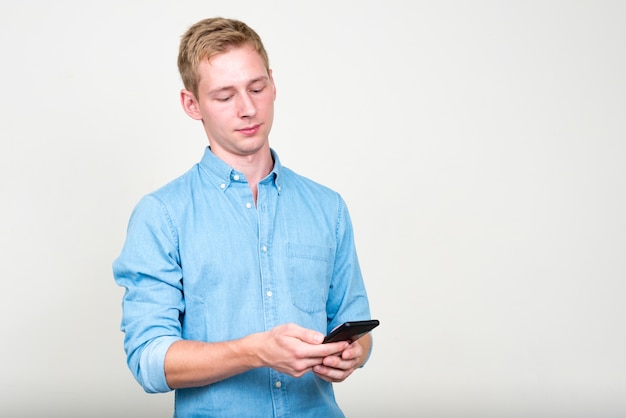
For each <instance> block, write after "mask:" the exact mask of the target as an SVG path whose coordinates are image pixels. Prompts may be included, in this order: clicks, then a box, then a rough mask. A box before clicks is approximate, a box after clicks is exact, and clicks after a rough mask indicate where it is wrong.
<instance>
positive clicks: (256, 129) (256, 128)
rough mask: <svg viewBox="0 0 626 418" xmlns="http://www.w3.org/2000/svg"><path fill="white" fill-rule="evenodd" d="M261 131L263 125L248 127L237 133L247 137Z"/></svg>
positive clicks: (238, 130)
mask: <svg viewBox="0 0 626 418" xmlns="http://www.w3.org/2000/svg"><path fill="white" fill-rule="evenodd" d="M259 129H261V125H253V126H248V127H245V128H241V129H237V132H239V133H241V134H243V135H246V136H251V135H254V134H256V133H257V132H259Z"/></svg>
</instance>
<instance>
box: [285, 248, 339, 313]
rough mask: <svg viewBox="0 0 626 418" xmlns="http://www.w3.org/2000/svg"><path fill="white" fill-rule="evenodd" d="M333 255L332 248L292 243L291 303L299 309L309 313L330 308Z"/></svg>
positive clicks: (290, 256) (288, 254) (289, 263)
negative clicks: (329, 294)
mask: <svg viewBox="0 0 626 418" xmlns="http://www.w3.org/2000/svg"><path fill="white" fill-rule="evenodd" d="M331 253H332V248H331V247H326V246H321V245H311V244H293V243H289V244H288V247H287V263H288V271H289V283H290V292H291V302H292V303H293V304H294V306H296V307H297V308H298V309H300V310H302V311H304V312H308V313H316V312H320V311H323V310H325V309H326V301H327V300H328V292H329V286H330V276H331Z"/></svg>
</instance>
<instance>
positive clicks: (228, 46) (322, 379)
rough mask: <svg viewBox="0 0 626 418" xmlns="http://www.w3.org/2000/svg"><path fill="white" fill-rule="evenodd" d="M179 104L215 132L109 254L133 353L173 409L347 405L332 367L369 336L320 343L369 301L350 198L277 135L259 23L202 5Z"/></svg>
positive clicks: (288, 412) (285, 411)
mask: <svg viewBox="0 0 626 418" xmlns="http://www.w3.org/2000/svg"><path fill="white" fill-rule="evenodd" d="M178 66H179V70H180V73H181V77H182V79H183V84H184V87H185V88H184V89H183V90H182V91H181V94H180V97H181V103H182V106H183V109H184V111H185V113H187V115H189V116H190V117H191V118H193V119H195V120H198V121H200V122H201V123H202V125H203V127H204V130H205V132H206V135H207V137H208V140H209V147H207V148H206V149H205V153H204V156H203V158H202V160H201V161H200V162H199V163H198V164H196V165H195V166H194V167H193V168H192V169H191V170H190V171H188V172H187V173H186V174H184V175H183V176H181V177H180V178H178V179H176V180H174V181H173V182H171V183H169V184H168V185H166V186H164V187H162V188H161V189H159V190H157V191H155V192H153V193H151V194H149V195H147V196H145V197H144V198H143V199H142V200H141V201H140V202H139V203H138V205H137V207H136V208H135V210H134V211H133V214H132V216H131V219H130V222H129V226H128V232H127V239H126V243H125V244H124V247H123V249H122V252H121V254H120V256H119V258H118V259H117V260H115V262H114V264H113V270H114V275H115V279H116V282H117V283H118V284H119V285H120V286H123V287H124V288H125V289H126V291H125V294H124V298H123V318H122V330H123V331H124V332H125V340H124V347H125V350H126V353H127V356H128V365H129V367H130V369H131V371H132V372H133V374H134V375H135V377H136V379H137V380H138V382H139V383H140V384H141V385H142V386H143V388H144V389H145V390H146V391H147V392H165V391H170V390H172V389H175V390H176V403H175V416H178V417H191V416H194V417H196V416H198V417H199V416H236V417H240V416H277V417H278V416H295V417H304V416H315V417H333V416H343V414H342V412H341V410H340V409H339V407H338V406H337V404H336V402H335V399H334V395H333V389H332V382H341V381H343V380H344V379H346V378H347V377H348V376H349V375H350V374H351V373H352V372H353V371H354V370H355V369H357V368H359V367H361V366H362V365H363V364H364V363H365V361H366V359H367V358H368V356H369V353H370V348H371V337H370V336H369V335H367V336H365V337H363V338H361V339H360V340H358V341H355V342H353V343H348V342H345V341H343V342H335V343H327V344H323V343H322V341H323V338H324V335H325V334H326V333H327V332H328V331H329V330H331V329H332V328H334V327H335V326H337V325H339V324H340V323H342V322H345V321H354V320H362V319H369V305H368V300H367V295H366V291H365V287H364V284H363V280H362V277H361V272H360V269H359V264H358V260H357V256H356V252H355V247H354V239H353V232H352V226H351V222H350V218H349V215H348V211H347V209H346V206H345V204H344V201H343V200H342V198H341V197H340V196H339V195H338V194H337V193H335V192H333V191H331V190H329V189H328V188H326V187H323V186H321V185H319V184H316V183H314V182H312V181H311V180H308V179H306V178H304V177H302V176H299V175H297V174H295V173H294V172H292V171H291V170H289V169H288V168H286V167H284V166H282V165H281V163H280V160H279V159H278V156H277V154H276V153H275V152H274V150H272V149H271V148H270V146H269V142H268V136H269V133H270V130H271V127H272V122H273V117H274V100H275V98H276V87H275V85H274V80H273V78H272V72H271V70H270V68H269V62H268V58H267V53H266V51H265V48H264V47H263V44H262V42H261V39H260V38H259V36H258V35H257V34H256V33H255V32H254V31H253V30H252V29H251V28H249V27H248V26H247V25H245V24H244V23H242V22H239V21H236V20H230V19H222V18H215V19H206V20H202V21H200V22H198V23H196V24H195V25H193V26H192V27H190V28H189V30H188V31H187V32H186V33H185V35H184V36H183V37H182V40H181V44H180V51H179V57H178Z"/></svg>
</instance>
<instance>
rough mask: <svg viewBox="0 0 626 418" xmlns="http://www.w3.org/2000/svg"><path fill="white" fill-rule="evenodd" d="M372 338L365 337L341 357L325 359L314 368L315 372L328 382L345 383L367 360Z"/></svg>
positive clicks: (334, 356) (349, 346)
mask: <svg viewBox="0 0 626 418" xmlns="http://www.w3.org/2000/svg"><path fill="white" fill-rule="evenodd" d="M371 338H372V337H371V336H370V335H369V334H368V335H365V336H363V337H362V338H360V339H359V340H357V341H354V342H353V343H352V344H350V345H348V347H347V348H346V349H345V350H343V351H342V352H341V354H340V355H333V356H328V357H325V358H324V359H323V360H322V364H319V365H316V366H314V367H313V372H314V373H315V374H316V375H317V376H319V377H320V378H322V379H324V380H326V381H327V382H343V381H344V380H346V378H347V377H348V376H350V375H351V374H352V372H354V371H355V370H356V369H358V368H359V367H361V366H362V365H363V363H365V360H367V356H368V354H369V351H370V347H371V345H372V340H371Z"/></svg>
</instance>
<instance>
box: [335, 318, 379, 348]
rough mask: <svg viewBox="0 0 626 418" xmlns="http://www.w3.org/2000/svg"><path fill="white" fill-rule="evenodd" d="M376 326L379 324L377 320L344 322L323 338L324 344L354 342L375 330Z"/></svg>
mask: <svg viewBox="0 0 626 418" xmlns="http://www.w3.org/2000/svg"><path fill="white" fill-rule="evenodd" d="M378 324H380V322H379V321H378V319H369V320H367V321H350V322H344V323H343V324H341V325H339V326H337V327H335V329H333V330H332V331H331V332H330V333H329V334H328V335H327V336H326V338H324V343H334V342H337V341H350V342H354V341H356V340H358V339H359V338H361V337H362V336H364V335H365V334H367V333H368V332H370V331H371V330H373V329H374V328H376V327H377V326H378Z"/></svg>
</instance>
